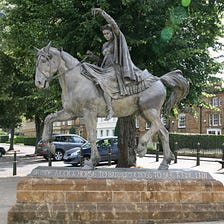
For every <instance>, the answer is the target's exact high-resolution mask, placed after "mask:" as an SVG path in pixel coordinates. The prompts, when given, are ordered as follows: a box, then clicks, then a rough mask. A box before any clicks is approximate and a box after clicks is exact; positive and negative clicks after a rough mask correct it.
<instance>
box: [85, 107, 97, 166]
mask: <svg viewBox="0 0 224 224" xmlns="http://www.w3.org/2000/svg"><path fill="white" fill-rule="evenodd" d="M84 120H85V124H86V131H87V140H88V142H89V143H90V145H91V157H90V160H89V161H86V160H85V163H84V167H83V168H84V169H94V168H95V166H96V165H97V164H98V163H99V161H100V155H99V152H98V149H97V147H96V140H97V134H96V124H97V115H96V112H94V111H90V110H85V111H84Z"/></svg>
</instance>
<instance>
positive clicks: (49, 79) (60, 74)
mask: <svg viewBox="0 0 224 224" xmlns="http://www.w3.org/2000/svg"><path fill="white" fill-rule="evenodd" d="M60 55H61V51H60ZM40 56H42V57H45V58H46V59H47V61H48V63H49V65H50V73H51V63H50V60H51V59H50V57H49V56H46V55H40ZM87 57H88V55H86V56H85V57H84V58H83V59H82V61H80V62H79V63H78V64H77V65H75V66H73V67H71V68H69V69H67V70H66V71H64V72H63V73H58V74H56V75H54V76H52V77H47V75H46V74H44V72H42V71H41V70H40V69H39V68H38V70H39V72H40V73H41V74H42V75H43V76H44V77H45V79H46V81H48V82H51V81H52V80H54V79H56V78H58V77H60V76H62V75H65V74H66V73H67V72H69V71H71V70H73V69H74V68H76V67H78V66H79V65H81V64H82V63H83V62H84V61H85V60H86V58H87ZM61 58H63V57H62V56H61ZM38 64H39V61H38Z"/></svg>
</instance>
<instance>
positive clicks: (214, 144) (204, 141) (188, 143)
mask: <svg viewBox="0 0 224 224" xmlns="http://www.w3.org/2000/svg"><path fill="white" fill-rule="evenodd" d="M176 142H177V143H178V145H177V146H175V143H176ZM198 143H200V145H198ZM175 147H177V148H178V149H183V148H188V149H197V148H198V147H199V148H200V149H222V148H224V136H223V135H200V134H170V148H171V150H174V149H175Z"/></svg>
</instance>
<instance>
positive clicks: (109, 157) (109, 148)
mask: <svg viewBox="0 0 224 224" xmlns="http://www.w3.org/2000/svg"><path fill="white" fill-rule="evenodd" d="M108 166H111V145H109V146H108Z"/></svg>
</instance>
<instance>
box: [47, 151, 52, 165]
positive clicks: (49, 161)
mask: <svg viewBox="0 0 224 224" xmlns="http://www.w3.org/2000/svg"><path fill="white" fill-rule="evenodd" d="M47 153H48V166H52V160H51V152H50V150H47Z"/></svg>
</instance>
